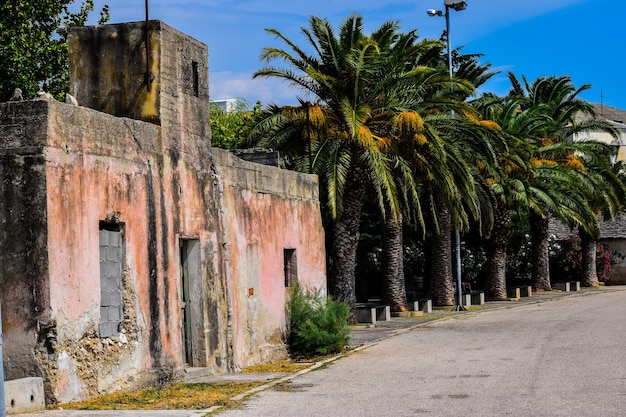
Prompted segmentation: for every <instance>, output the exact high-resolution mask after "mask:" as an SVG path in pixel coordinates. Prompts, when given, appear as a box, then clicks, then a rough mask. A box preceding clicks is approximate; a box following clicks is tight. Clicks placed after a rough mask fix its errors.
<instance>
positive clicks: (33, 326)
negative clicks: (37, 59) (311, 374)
mask: <svg viewBox="0 0 626 417" xmlns="http://www.w3.org/2000/svg"><path fill="white" fill-rule="evenodd" d="M142 27H143V23H142V22H138V23H131V24H119V25H105V26H98V27H92V28H72V29H70V34H69V46H70V54H71V57H72V58H71V63H70V74H71V75H70V78H71V85H72V87H71V89H72V90H71V92H72V93H74V95H75V96H76V97H78V99H79V104H80V105H81V106H84V107H75V106H70V105H67V104H64V103H58V102H56V101H50V102H46V101H24V102H15V103H13V102H12V103H4V104H0V198H1V200H0V291H1V292H0V297H1V301H2V303H3V304H2V310H3V329H4V340H3V341H4V344H3V349H4V353H5V355H4V364H5V372H6V377H7V379H15V378H21V377H27V376H42V377H43V378H44V381H45V382H44V386H45V391H46V399H47V402H48V403H56V402H67V401H73V400H79V399H84V398H87V397H91V396H94V395H97V394H100V393H105V392H110V391H115V390H119V389H122V388H138V387H142V386H146V385H155V384H162V383H166V382H168V381H171V380H175V379H177V378H179V377H180V376H181V372H182V367H184V366H186V364H185V363H184V361H185V359H184V358H183V351H184V350H183V343H182V339H181V334H182V333H181V330H182V319H183V314H182V310H181V307H182V304H181V298H180V297H181V292H180V288H181V275H180V274H181V272H180V271H181V268H180V266H181V263H180V256H181V255H180V250H181V249H180V247H179V242H180V240H184V239H193V240H194V241H197V242H199V249H200V250H199V259H198V260H197V261H198V262H199V267H198V268H197V269H198V270H199V273H198V275H200V276H199V277H198V278H199V279H196V281H195V283H194V288H193V289H192V292H191V293H192V300H191V302H193V303H194V309H192V311H193V313H194V314H195V316H194V317H192V318H191V320H192V325H191V329H192V334H191V340H192V345H193V349H192V355H191V358H192V360H191V363H189V365H191V366H202V367H206V368H208V369H209V371H210V372H213V373H219V372H225V371H233V370H236V369H238V368H242V367H245V366H247V365H250V364H254V363H259V362H262V361H265V360H269V359H273V358H276V357H279V356H282V355H284V353H285V349H284V345H283V344H282V339H281V337H282V335H283V332H284V324H285V314H284V307H285V296H286V291H287V289H285V286H284V273H283V250H284V249H285V248H289V249H295V250H296V251H297V259H298V279H299V281H300V282H302V283H305V284H308V285H312V286H315V287H321V288H324V287H325V282H326V278H325V276H326V275H325V270H324V268H325V254H324V237H323V228H322V224H321V216H320V211H319V200H318V195H317V192H318V191H317V190H318V184H317V179H316V177H315V176H310V175H305V174H299V173H295V172H288V171H283V170H279V169H278V168H273V167H266V166H261V165H258V164H253V163H248V162H244V161H242V160H239V159H238V158H236V157H234V156H232V155H231V154H229V153H227V152H225V151H221V150H214V152H215V155H216V160H215V161H214V159H213V157H212V150H211V147H210V140H209V138H210V127H209V110H208V109H209V106H208V68H207V67H208V52H207V49H206V46H205V45H203V44H201V43H199V42H197V41H195V40H193V39H191V38H189V37H188V36H186V35H184V34H182V33H180V32H177V31H175V30H173V29H171V28H169V27H168V26H167V25H164V24H162V23H161V22H150V24H149V29H150V30H149V37H150V44H151V48H150V49H151V54H150V57H151V58H150V71H151V73H152V74H153V75H154V82H153V84H152V85H151V91H150V92H145V91H144V90H145V85H143V84H142V82H141V80H139V79H138V77H139V75H141V74H142V72H141V71H142V65H143V64H145V61H143V63H142V62H141V61H142V59H143V58H141V53H142V48H143V47H142V46H141V42H142V35H143V31H142ZM129 51H130V55H132V56H133V57H134V58H133V59H130V58H129V57H128V56H127V55H128V54H129ZM77 56H78V57H80V58H76V57H77ZM121 65H124V66H128V67H129V69H128V71H120V66H121ZM144 71H145V70H144ZM140 78H141V77H140ZM88 107H89V108H88ZM101 111H104V112H105V113H102V112H101ZM107 113H108V114H107ZM120 116H128V117H133V118H137V119H141V120H133V119H129V118H125V117H120ZM214 164H215V165H214ZM103 221H105V222H107V221H114V222H117V223H119V226H120V227H119V228H120V231H121V234H122V241H123V243H122V246H123V251H122V252H123V254H122V257H123V259H122V262H121V265H122V276H121V281H122V282H121V285H122V287H123V288H122V298H123V304H124V305H123V314H124V317H123V320H122V323H121V325H120V329H119V330H120V333H119V334H118V335H117V336H114V337H110V338H101V337H100V335H99V334H98V325H99V321H100V314H101V310H100V305H101V299H100V298H101V295H100V271H99V266H100V265H99V259H100V245H99V225H100V223H101V222H103Z"/></svg>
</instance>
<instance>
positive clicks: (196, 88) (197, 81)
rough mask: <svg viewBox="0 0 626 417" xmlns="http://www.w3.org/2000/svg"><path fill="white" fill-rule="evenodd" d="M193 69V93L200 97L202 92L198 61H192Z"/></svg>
mask: <svg viewBox="0 0 626 417" xmlns="http://www.w3.org/2000/svg"><path fill="white" fill-rule="evenodd" d="M191 71H192V74H193V95H194V96H196V97H198V95H199V94H200V78H199V76H198V63H197V62H196V61H193V62H192V63H191Z"/></svg>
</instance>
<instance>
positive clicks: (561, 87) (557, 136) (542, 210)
mask: <svg viewBox="0 0 626 417" xmlns="http://www.w3.org/2000/svg"><path fill="white" fill-rule="evenodd" d="M509 79H510V81H511V84H512V89H511V92H510V95H511V96H515V97H518V98H520V99H521V100H523V101H524V103H523V106H522V108H529V107H532V106H536V107H539V108H541V109H542V111H543V113H544V115H545V116H547V117H548V118H549V123H546V124H545V127H544V129H543V131H542V132H541V134H540V135H538V136H535V137H531V138H527V139H528V140H529V143H531V144H532V146H533V147H534V149H535V150H536V151H537V153H536V159H535V160H536V161H553V162H557V163H556V165H555V166H553V167H552V168H551V169H547V170H543V171H542V172H543V173H544V174H547V173H549V174H550V175H552V174H555V173H558V176H557V177H558V178H566V177H567V178H569V180H570V181H571V183H572V185H573V187H567V181H566V182H564V183H560V185H562V187H560V186H559V187H557V186H554V184H552V183H551V182H550V181H549V180H548V178H546V177H541V176H536V177H534V178H533V182H534V184H535V185H536V186H537V188H538V189H542V187H543V188H544V189H545V187H546V186H548V184H549V186H550V187H552V191H554V190H555V189H559V190H560V191H561V192H562V194H561V196H562V197H564V201H563V202H561V204H556V205H554V206H552V207H549V206H545V205H544V206H539V207H536V208H535V209H533V210H531V213H530V216H529V219H530V230H531V245H532V252H533V259H534V263H533V268H532V285H533V287H534V288H535V289H538V290H550V289H551V285H550V270H549V254H548V240H549V229H548V218H549V215H555V216H557V217H558V218H559V219H560V220H562V221H564V222H566V223H570V224H571V223H572V222H575V223H578V224H580V225H581V226H582V227H583V228H585V229H588V230H593V228H594V226H593V225H594V224H596V223H597V219H595V217H594V216H590V215H589V213H590V212H593V211H592V210H591V208H590V206H589V204H588V202H587V201H586V200H585V197H584V196H582V195H580V193H579V192H577V191H580V188H576V187H580V184H581V183H584V182H585V177H584V176H581V175H578V174H580V173H581V172H582V170H574V171H568V172H566V173H565V172H562V171H560V170H559V169H558V168H556V166H559V167H564V166H565V167H567V166H568V165H567V164H564V163H559V162H558V161H555V160H556V159H559V158H561V161H562V158H563V157H564V156H565V157H567V156H568V155H571V152H572V150H571V148H569V150H568V149H564V148H562V147H559V145H562V144H566V143H567V142H569V141H570V138H571V137H572V136H573V135H574V134H577V133H582V132H589V131H597V130H601V131H608V132H612V131H613V130H614V129H613V128H612V127H611V126H610V125H609V124H608V123H607V122H605V121H603V120H600V119H597V118H596V117H595V113H594V111H593V107H592V105H591V104H590V103H588V102H586V101H584V100H582V99H580V98H579V94H580V93H581V92H583V91H585V90H587V89H588V88H590V86H589V85H583V86H582V87H580V88H576V87H575V86H574V84H573V83H572V81H571V78H570V77H568V76H561V77H556V76H552V77H539V78H538V79H537V80H535V81H534V82H533V83H529V82H528V80H526V78H524V77H523V83H522V82H521V81H520V80H519V79H518V78H517V77H516V76H515V75H514V74H512V73H509ZM581 113H582V114H586V115H589V116H590V117H589V118H588V119H587V120H585V121H582V122H580V121H578V120H577V119H576V115H577V114H581ZM583 152H585V151H583ZM550 165H552V164H550V163H548V164H546V163H539V164H537V166H541V167H549V166H550ZM572 197H573V198H572ZM581 200H585V201H581ZM567 204H571V205H570V206H567ZM555 210H556V211H555Z"/></svg>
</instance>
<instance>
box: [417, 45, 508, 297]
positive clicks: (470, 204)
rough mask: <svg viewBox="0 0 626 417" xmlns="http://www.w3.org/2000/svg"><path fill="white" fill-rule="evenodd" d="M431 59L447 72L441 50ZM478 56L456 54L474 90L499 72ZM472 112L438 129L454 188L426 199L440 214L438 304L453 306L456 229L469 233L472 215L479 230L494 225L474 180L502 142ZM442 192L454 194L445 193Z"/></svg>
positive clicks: (433, 289) (457, 67)
mask: <svg viewBox="0 0 626 417" xmlns="http://www.w3.org/2000/svg"><path fill="white" fill-rule="evenodd" d="M430 57H431V63H432V65H438V66H439V67H443V68H447V61H446V59H445V55H444V54H443V49H440V50H439V52H438V53H437V54H434V53H431V54H430ZM479 57H480V55H476V54H462V53H461V48H457V49H456V50H454V51H453V66H454V69H453V71H454V77H455V78H456V79H464V80H466V81H468V82H470V83H471V84H472V86H474V87H475V88H477V87H480V86H481V85H482V84H483V83H485V82H486V81H487V80H489V79H490V78H491V77H492V76H493V75H495V74H496V73H495V72H492V71H491V64H489V63H487V64H479V63H478V58H479ZM471 92H472V91H470V92H469V93H471ZM452 94H453V97H455V99H456V100H457V101H458V102H464V101H465V100H466V99H467V98H468V97H469V96H470V94H463V93H462V92H461V93H460V94H459V92H453V93H452ZM471 111H472V110H471V109H469V108H467V107H465V108H463V109H462V110H461V109H457V110H455V111H454V117H453V118H452V120H451V121H446V122H444V123H442V124H440V125H439V126H436V128H438V129H439V131H440V132H441V135H442V136H443V137H444V139H445V141H446V151H447V153H448V158H447V159H448V164H449V168H450V170H451V172H452V178H451V180H452V184H450V185H451V186H446V185H445V183H444V184H442V182H440V181H433V186H432V187H429V188H428V189H429V190H431V192H433V194H432V195H431V196H429V198H428V200H429V201H432V202H433V203H434V205H435V209H436V213H437V214H436V222H435V228H434V231H433V233H432V234H431V237H430V240H431V246H432V251H431V252H430V262H429V265H430V270H429V275H430V296H431V298H432V300H433V303H434V304H435V305H453V304H454V290H453V284H452V282H453V277H452V250H451V249H452V229H453V227H454V228H456V229H457V230H467V228H468V219H469V217H470V216H471V217H473V219H474V220H478V221H479V222H480V224H481V228H480V230H488V229H490V226H491V222H492V221H493V210H492V207H491V203H492V201H491V199H490V197H489V196H488V195H486V194H485V193H483V192H481V190H479V189H477V187H476V185H477V184H480V183H477V182H476V179H477V178H478V177H479V174H478V172H477V171H476V169H475V167H476V166H477V165H478V163H479V162H480V163H482V164H484V165H493V164H495V162H496V158H495V153H494V149H497V148H498V147H502V146H503V144H502V143H499V144H496V143H493V142H491V141H489V140H487V137H488V136H489V134H485V127H484V126H481V124H480V123H473V122H472V120H473V119H472V118H467V117H466V116H467V115H468V114H469V113H471ZM468 122H469V123H468ZM440 190H450V191H451V192H444V193H442V192H441V191H440Z"/></svg>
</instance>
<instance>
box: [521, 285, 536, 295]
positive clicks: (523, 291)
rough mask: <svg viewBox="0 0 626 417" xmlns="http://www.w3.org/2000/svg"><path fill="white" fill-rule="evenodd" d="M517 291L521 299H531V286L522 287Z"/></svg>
mask: <svg viewBox="0 0 626 417" xmlns="http://www.w3.org/2000/svg"><path fill="white" fill-rule="evenodd" d="M519 290H520V296H522V297H532V295H533V287H532V286H531V285H522V286H521V287H519Z"/></svg>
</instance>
